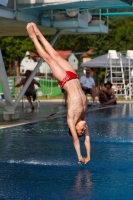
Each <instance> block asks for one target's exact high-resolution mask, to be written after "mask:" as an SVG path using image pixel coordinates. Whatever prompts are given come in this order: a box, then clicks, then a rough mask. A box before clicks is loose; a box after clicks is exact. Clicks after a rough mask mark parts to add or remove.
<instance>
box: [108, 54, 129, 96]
mask: <svg viewBox="0 0 133 200" xmlns="http://www.w3.org/2000/svg"><path fill="white" fill-rule="evenodd" d="M107 69H108V70H110V78H109V79H108V80H110V82H111V83H112V85H113V86H112V88H113V87H114V88H117V89H115V93H116V96H124V97H125V98H126V99H127V91H126V86H125V76H124V70H123V63H122V58H121V53H118V52H116V50H109V51H108V55H107V67H106V71H107Z"/></svg>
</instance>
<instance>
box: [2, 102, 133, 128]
mask: <svg viewBox="0 0 133 200" xmlns="http://www.w3.org/2000/svg"><path fill="white" fill-rule="evenodd" d="M121 103H123V104H124V103H132V101H127V100H125V101H118V104H121ZM34 105H35V109H34V110H31V109H30V105H29V103H28V102H25V108H23V106H22V102H20V103H19V105H18V107H17V111H18V112H19V116H20V119H19V120H15V121H5V120H4V118H3V111H4V110H3V108H0V129H2V128H9V127H13V126H18V125H22V124H28V123H33V122H37V121H42V120H47V119H48V118H47V117H48V116H50V115H51V114H54V115H53V116H51V118H53V117H59V116H62V115H65V114H66V112H67V108H66V107H65V106H64V101H63V99H54V100H43V101H40V102H39V104H37V102H35V104H34ZM38 105H39V106H38ZM98 106H99V104H98V103H97V105H96V107H95V108H94V107H93V108H92V107H91V108H89V107H88V110H89V109H91V110H92V109H94V110H96V108H97V107H98Z"/></svg>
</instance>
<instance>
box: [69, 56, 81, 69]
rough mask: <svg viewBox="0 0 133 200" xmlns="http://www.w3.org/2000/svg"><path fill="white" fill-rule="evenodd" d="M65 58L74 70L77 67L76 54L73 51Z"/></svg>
mask: <svg viewBox="0 0 133 200" xmlns="http://www.w3.org/2000/svg"><path fill="white" fill-rule="evenodd" d="M67 60H68V62H69V63H70V65H71V66H72V67H73V68H74V69H75V70H77V69H78V63H79V61H78V59H77V58H76V56H75V55H74V54H73V53H71V54H70V56H69V57H68V59H67Z"/></svg>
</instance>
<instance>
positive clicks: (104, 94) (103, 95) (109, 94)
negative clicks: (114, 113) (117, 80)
mask: <svg viewBox="0 0 133 200" xmlns="http://www.w3.org/2000/svg"><path fill="white" fill-rule="evenodd" d="M99 102H100V103H101V104H102V105H115V104H116V97H115V92H114V90H113V89H112V84H111V83H110V82H109V81H108V82H107V83H105V84H104V86H103V87H102V88H101V90H99Z"/></svg>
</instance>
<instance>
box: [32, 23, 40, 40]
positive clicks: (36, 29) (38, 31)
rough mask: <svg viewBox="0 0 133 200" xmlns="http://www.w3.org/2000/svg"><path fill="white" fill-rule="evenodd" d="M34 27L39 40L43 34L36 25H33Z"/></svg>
mask: <svg viewBox="0 0 133 200" xmlns="http://www.w3.org/2000/svg"><path fill="white" fill-rule="evenodd" d="M32 26H33V29H34V32H35V34H36V36H37V38H38V39H39V38H40V37H41V36H42V33H41V32H40V30H39V29H38V28H37V26H36V24H34V23H32Z"/></svg>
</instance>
